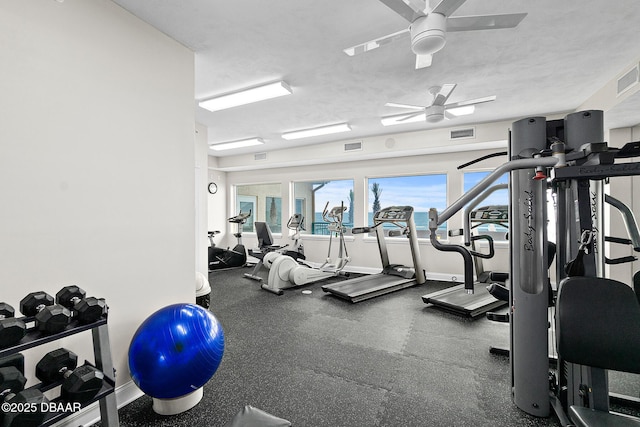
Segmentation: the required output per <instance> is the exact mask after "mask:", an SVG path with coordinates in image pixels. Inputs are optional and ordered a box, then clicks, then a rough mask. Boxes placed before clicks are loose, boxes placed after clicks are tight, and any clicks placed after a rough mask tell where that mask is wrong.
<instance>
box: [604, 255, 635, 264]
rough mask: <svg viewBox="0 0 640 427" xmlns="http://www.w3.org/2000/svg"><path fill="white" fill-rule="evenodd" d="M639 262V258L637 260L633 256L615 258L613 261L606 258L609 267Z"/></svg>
mask: <svg viewBox="0 0 640 427" xmlns="http://www.w3.org/2000/svg"><path fill="white" fill-rule="evenodd" d="M637 260H638V258H636V257H634V256H631V255H629V256H623V257H621V258H613V259H612V258H607V257H605V258H604V262H605V264H608V265H616V264H624V263H625V262H634V261H637Z"/></svg>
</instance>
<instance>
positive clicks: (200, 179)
mask: <svg viewBox="0 0 640 427" xmlns="http://www.w3.org/2000/svg"><path fill="white" fill-rule="evenodd" d="M194 144H195V148H194V150H195V157H196V159H195V160H196V167H195V190H196V191H195V201H196V206H195V216H196V229H195V236H196V238H195V241H196V246H195V251H196V271H199V272H200V273H202V274H204V275H205V276H207V277H208V276H209V262H208V260H207V246H209V239H208V238H207V231H208V227H209V215H208V208H209V206H208V205H209V198H208V196H207V195H208V194H209V191H208V189H207V187H208V184H209V179H208V175H209V159H208V157H209V156H208V151H209V145H208V144H207V127H206V126H204V125H201V124H196V134H195V138H194Z"/></svg>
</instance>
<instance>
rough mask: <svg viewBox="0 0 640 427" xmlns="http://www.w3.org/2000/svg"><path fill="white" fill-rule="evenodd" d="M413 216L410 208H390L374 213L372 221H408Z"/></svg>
mask: <svg viewBox="0 0 640 427" xmlns="http://www.w3.org/2000/svg"><path fill="white" fill-rule="evenodd" d="M412 214H413V208H412V207H411V206H390V207H388V208H384V209H380V210H379V211H378V212H376V215H375V217H374V218H373V219H374V221H378V222H383V221H408V220H409V218H411V215H412Z"/></svg>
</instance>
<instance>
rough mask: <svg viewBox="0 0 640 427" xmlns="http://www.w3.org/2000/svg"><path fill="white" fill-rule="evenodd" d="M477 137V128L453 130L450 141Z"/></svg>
mask: <svg viewBox="0 0 640 427" xmlns="http://www.w3.org/2000/svg"><path fill="white" fill-rule="evenodd" d="M475 137H476V128H468V129H457V130H452V131H451V132H450V134H449V139H468V138H475Z"/></svg>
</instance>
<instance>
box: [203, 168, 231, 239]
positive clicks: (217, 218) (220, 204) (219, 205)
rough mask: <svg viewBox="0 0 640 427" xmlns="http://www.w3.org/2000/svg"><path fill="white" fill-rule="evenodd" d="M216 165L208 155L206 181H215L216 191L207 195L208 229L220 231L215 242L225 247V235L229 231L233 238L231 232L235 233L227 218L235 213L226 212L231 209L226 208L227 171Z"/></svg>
mask: <svg viewBox="0 0 640 427" xmlns="http://www.w3.org/2000/svg"><path fill="white" fill-rule="evenodd" d="M217 166H218V165H217V159H216V158H215V157H212V156H209V170H208V181H209V182H215V183H216V185H217V186H218V192H217V193H215V194H209V195H208V196H207V209H208V214H207V215H208V218H209V221H208V230H209V231H215V230H218V231H220V234H218V235H217V236H216V239H215V243H216V245H218V246H220V247H226V246H224V245H225V242H226V240H227V235H228V234H229V233H231V238H233V233H235V229H234V230H230V229H229V227H228V226H229V224H228V223H227V218H229V217H231V216H232V215H235V213H229V212H228V211H229V210H233V208H228V206H227V194H228V189H227V173H226V172H223V171H220V170H218V169H217Z"/></svg>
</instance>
